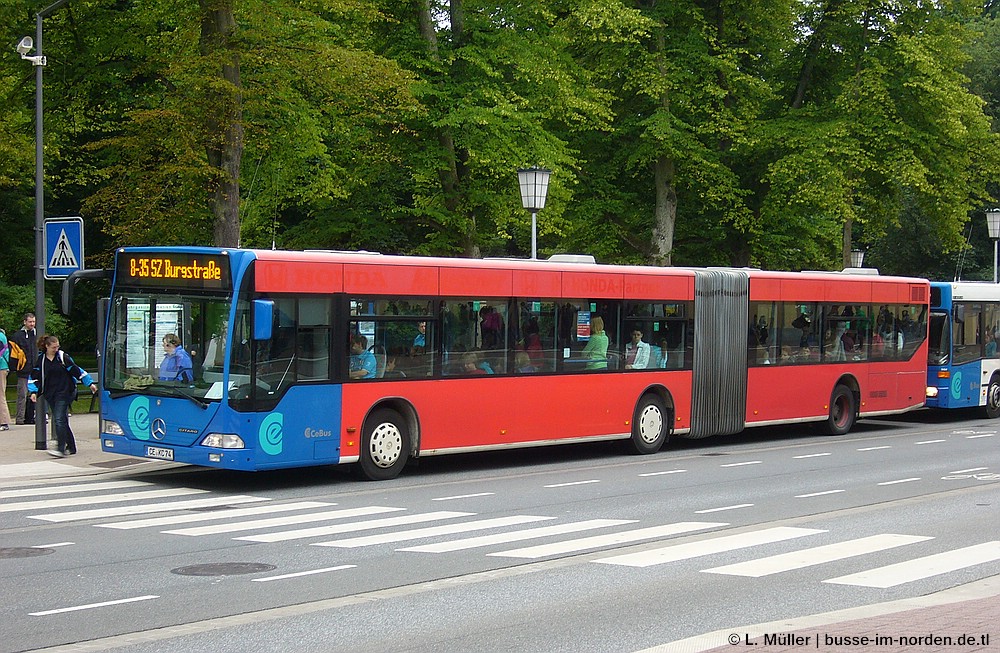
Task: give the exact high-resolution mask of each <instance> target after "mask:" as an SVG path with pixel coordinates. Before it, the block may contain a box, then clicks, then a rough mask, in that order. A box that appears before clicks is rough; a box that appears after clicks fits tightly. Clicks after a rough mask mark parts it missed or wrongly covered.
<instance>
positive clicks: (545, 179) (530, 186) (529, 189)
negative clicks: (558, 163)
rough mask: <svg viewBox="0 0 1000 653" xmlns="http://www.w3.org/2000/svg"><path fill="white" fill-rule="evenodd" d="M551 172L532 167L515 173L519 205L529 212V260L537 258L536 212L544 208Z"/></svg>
mask: <svg viewBox="0 0 1000 653" xmlns="http://www.w3.org/2000/svg"><path fill="white" fill-rule="evenodd" d="M551 174H552V171H551V170H546V169H545V168H539V167H538V166H532V167H531V168H521V169H519V170H518V171H517V180H518V182H519V184H520V186H521V205H522V206H523V207H524V208H525V209H526V210H528V211H531V258H532V260H534V259H537V258H538V236H537V233H538V228H537V225H538V220H537V216H538V212H539V211H541V210H542V209H544V208H545V196H546V195H548V192H549V176H550V175H551Z"/></svg>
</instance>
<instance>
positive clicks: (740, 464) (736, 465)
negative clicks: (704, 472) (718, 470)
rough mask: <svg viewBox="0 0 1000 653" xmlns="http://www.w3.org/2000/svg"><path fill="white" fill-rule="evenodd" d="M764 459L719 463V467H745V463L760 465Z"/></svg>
mask: <svg viewBox="0 0 1000 653" xmlns="http://www.w3.org/2000/svg"><path fill="white" fill-rule="evenodd" d="M763 462H764V461H763V460H748V461H746V462H744V463H727V464H725V465H719V467H743V466H744V465H760V464H761V463H763Z"/></svg>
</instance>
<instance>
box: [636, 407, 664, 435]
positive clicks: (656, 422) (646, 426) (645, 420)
mask: <svg viewBox="0 0 1000 653" xmlns="http://www.w3.org/2000/svg"><path fill="white" fill-rule="evenodd" d="M662 432H663V413H661V412H660V409H659V408H658V407H657V406H654V405H652V404H648V405H646V406H643V408H642V412H641V413H639V437H640V438H642V441H643V442H645V443H646V444H655V443H656V441H657V440H659V438H660V434H661V433H662Z"/></svg>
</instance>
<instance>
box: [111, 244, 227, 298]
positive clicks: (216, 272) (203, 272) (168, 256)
mask: <svg viewBox="0 0 1000 653" xmlns="http://www.w3.org/2000/svg"><path fill="white" fill-rule="evenodd" d="M118 282H119V283H123V284H127V285H133V286H148V287H157V288H191V289H219V290H221V289H228V288H229V287H230V286H231V283H230V276H229V257H228V256H222V255H219V254H191V253H186V252H134V253H133V252H121V253H119V254H118Z"/></svg>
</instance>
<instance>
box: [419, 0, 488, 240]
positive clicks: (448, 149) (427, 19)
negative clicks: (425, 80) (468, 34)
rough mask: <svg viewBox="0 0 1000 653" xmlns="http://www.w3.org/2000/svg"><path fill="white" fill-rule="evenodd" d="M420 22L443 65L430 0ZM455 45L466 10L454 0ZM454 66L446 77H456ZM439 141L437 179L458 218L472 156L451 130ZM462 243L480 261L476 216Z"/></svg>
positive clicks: (423, 3)
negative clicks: (458, 145) (440, 156)
mask: <svg viewBox="0 0 1000 653" xmlns="http://www.w3.org/2000/svg"><path fill="white" fill-rule="evenodd" d="M418 2H419V5H418V11H417V14H418V15H417V23H418V25H419V26H420V35H421V37H423V39H424V42H425V43H426V44H427V54H428V56H429V57H430V59H431V61H433V62H434V63H436V64H440V63H441V53H440V50H439V48H438V39H437V32H436V31H435V27H434V17H433V16H432V15H431V4H430V0H418ZM449 10H450V15H449V17H450V20H451V34H452V44H453V46H454V47H456V48H458V47H461V45H462V44H463V42H464V40H465V10H464V7H463V5H462V2H461V0H452V1H451V3H450V5H449ZM455 73H456V71H455V69H454V67H453V68H452V69H451V70H450V71H449V72H448V73H446V74H450V75H452V76H454V75H455ZM437 141H438V145H440V146H441V149H442V151H443V152H444V161H443V162H442V165H441V166H440V167H439V168H438V180H439V181H440V183H441V191H442V193H443V194H444V206H445V209H447V210H448V212H449V213H452V214H454V215H457V214H458V212H459V208H460V207H461V195H462V189H461V185H462V179H463V178H464V177H465V176H466V174H467V164H468V158H469V153H468V151H467V150H463V149H460V148H456V147H455V137H454V135H453V133H452V130H451V129H450V128H448V127H440V128H438V129H437ZM460 239H461V244H462V254H463V255H464V256H466V257H469V258H479V256H480V254H481V252H480V250H479V245H478V244H477V241H478V236H477V234H476V217H475V215H470V216H469V224H468V225H467V226H466V228H465V229H464V230H463V231H462V234H461V235H460Z"/></svg>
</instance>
